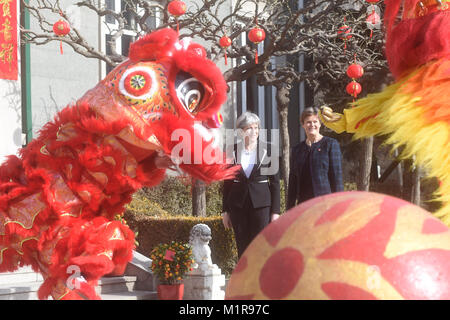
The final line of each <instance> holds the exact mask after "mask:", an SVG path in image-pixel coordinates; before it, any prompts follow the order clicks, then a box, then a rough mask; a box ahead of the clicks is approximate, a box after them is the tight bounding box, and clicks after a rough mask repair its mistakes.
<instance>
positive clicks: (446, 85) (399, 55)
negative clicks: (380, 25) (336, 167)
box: [321, 0, 450, 225]
mask: <svg viewBox="0 0 450 320" xmlns="http://www.w3.org/2000/svg"><path fill="white" fill-rule="evenodd" d="M385 4H386V11H385V16H384V23H385V25H386V57H387V60H388V63H389V68H390V70H391V72H392V73H393V75H394V76H395V78H396V82H395V83H394V84H392V85H390V86H389V87H387V88H386V89H385V90H383V91H382V92H380V93H376V94H370V95H368V96H367V97H365V98H362V99H359V100H357V101H356V102H354V103H353V104H352V106H353V108H350V109H345V110H344V114H338V113H334V112H333V111H332V110H331V109H330V108H328V107H323V108H322V110H321V119H322V121H323V122H324V124H325V125H326V126H327V127H329V128H331V129H332V130H334V131H336V132H337V133H341V132H344V131H346V132H349V133H354V137H355V138H364V137H370V136H374V135H386V134H387V135H389V138H388V139H387V141H386V142H387V143H389V144H392V145H393V146H394V147H398V146H400V145H404V146H405V149H404V151H403V153H402V155H401V156H402V157H405V158H407V157H411V156H412V155H415V156H416V162H417V164H419V165H421V166H423V167H424V168H425V169H427V170H428V173H429V175H430V176H434V177H437V178H438V179H439V180H440V186H439V189H438V191H437V193H438V196H437V200H440V201H442V202H443V206H442V208H441V209H440V210H439V211H438V212H436V216H437V217H439V218H440V219H441V220H442V221H443V222H444V223H445V224H446V225H450V148H449V144H450V99H449V98H448V97H447V96H446V94H449V93H450V10H449V7H450V1H449V0H422V1H417V0H386V1H385ZM400 12H401V16H399V15H400V14H399V13H400Z"/></svg>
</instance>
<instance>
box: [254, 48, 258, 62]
mask: <svg viewBox="0 0 450 320" xmlns="http://www.w3.org/2000/svg"><path fill="white" fill-rule="evenodd" d="M255 63H256V64H258V50H256V51H255Z"/></svg>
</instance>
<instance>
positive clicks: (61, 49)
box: [59, 41, 64, 54]
mask: <svg viewBox="0 0 450 320" xmlns="http://www.w3.org/2000/svg"><path fill="white" fill-rule="evenodd" d="M59 51H60V52H61V54H64V53H63V47H62V41H60V42H59Z"/></svg>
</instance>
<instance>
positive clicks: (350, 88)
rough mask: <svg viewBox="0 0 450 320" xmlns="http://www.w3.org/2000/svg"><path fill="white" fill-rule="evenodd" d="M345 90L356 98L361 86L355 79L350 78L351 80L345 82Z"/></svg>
mask: <svg viewBox="0 0 450 320" xmlns="http://www.w3.org/2000/svg"><path fill="white" fill-rule="evenodd" d="M345 90H346V91H347V93H348V94H349V95H351V96H353V98H356V96H357V95H358V94H360V93H361V91H362V87H361V85H360V84H359V83H358V82H356V81H355V80H352V82H350V83H349V84H347V87H345Z"/></svg>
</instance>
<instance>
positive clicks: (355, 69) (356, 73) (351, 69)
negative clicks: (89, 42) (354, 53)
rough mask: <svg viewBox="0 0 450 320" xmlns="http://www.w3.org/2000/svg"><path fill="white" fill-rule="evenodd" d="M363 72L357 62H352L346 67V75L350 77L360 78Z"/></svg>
mask: <svg viewBox="0 0 450 320" xmlns="http://www.w3.org/2000/svg"><path fill="white" fill-rule="evenodd" d="M363 74H364V68H363V67H362V66H361V65H359V64H357V63H353V64H351V65H349V66H348V68H347V75H348V76H349V77H350V78H352V79H358V78H361V77H362V76H363Z"/></svg>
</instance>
